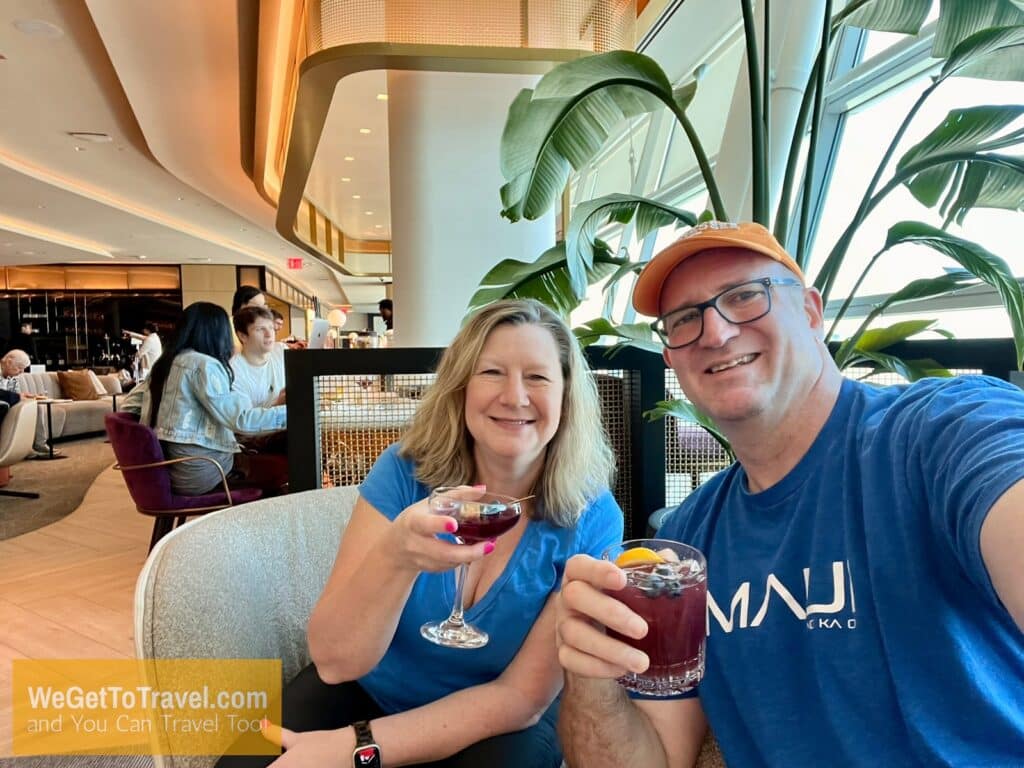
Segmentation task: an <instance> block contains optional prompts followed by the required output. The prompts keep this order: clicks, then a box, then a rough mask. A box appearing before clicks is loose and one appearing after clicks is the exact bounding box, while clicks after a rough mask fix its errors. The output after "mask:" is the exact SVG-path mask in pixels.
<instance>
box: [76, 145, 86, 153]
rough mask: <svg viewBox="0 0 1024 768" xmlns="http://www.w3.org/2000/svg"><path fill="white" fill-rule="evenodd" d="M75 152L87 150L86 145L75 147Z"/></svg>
mask: <svg viewBox="0 0 1024 768" xmlns="http://www.w3.org/2000/svg"><path fill="white" fill-rule="evenodd" d="M75 152H85V147H78V146H76V147H75Z"/></svg>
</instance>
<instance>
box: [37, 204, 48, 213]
mask: <svg viewBox="0 0 1024 768" xmlns="http://www.w3.org/2000/svg"><path fill="white" fill-rule="evenodd" d="M36 208H38V209H39V210H41V211H42V210H45V209H46V206H45V205H43V204H42V203H40V204H39V205H37V206H36Z"/></svg>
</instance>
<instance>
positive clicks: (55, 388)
mask: <svg viewBox="0 0 1024 768" xmlns="http://www.w3.org/2000/svg"><path fill="white" fill-rule="evenodd" d="M18 380H19V389H20V391H21V392H23V393H25V394H31V395H44V396H46V397H48V398H51V399H54V400H61V399H63V398H64V393H63V392H61V389H60V379H59V378H58V377H57V374H56V373H55V372H49V371H48V372H46V373H23V374H21V375H20V376H18ZM96 380H98V381H99V384H100V387H102V389H103V391H104V394H103V395H101V396H100V398H99V399H98V400H71V401H68V402H61V403H54V404H53V405H51V406H50V409H51V411H52V422H53V437H54V439H55V440H59V439H60V438H64V437H74V436H75V435H86V434H90V433H93V432H102V431H103V417H104V416H105V415H106V414H108V413H110V412H111V411H112V410H113V405H114V404H113V400H114V398H113V397H112V396H113V395H119V394H121V391H122V390H121V382H120V381H118V378H117V375H116V374H108V375H104V376H97V377H96ZM97 394H99V390H98V389H97ZM39 419H40V421H41V422H42V423H44V424H45V423H46V409H45V408H44V406H42V405H40V407H39Z"/></svg>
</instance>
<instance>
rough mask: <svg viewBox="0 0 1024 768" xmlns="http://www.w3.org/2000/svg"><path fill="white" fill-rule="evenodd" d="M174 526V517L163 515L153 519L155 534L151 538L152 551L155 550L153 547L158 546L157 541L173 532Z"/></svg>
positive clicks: (150, 547)
mask: <svg viewBox="0 0 1024 768" xmlns="http://www.w3.org/2000/svg"><path fill="white" fill-rule="evenodd" d="M172 528H174V518H173V517H163V516H161V517H157V518H156V519H155V520H153V535H152V536H151V537H150V539H149V551H150V552H152V551H153V547H155V546H156V543H157V542H158V541H160V539H162V538H163V537H164V536H166V535H167V534H168V533H170V532H171V529H172Z"/></svg>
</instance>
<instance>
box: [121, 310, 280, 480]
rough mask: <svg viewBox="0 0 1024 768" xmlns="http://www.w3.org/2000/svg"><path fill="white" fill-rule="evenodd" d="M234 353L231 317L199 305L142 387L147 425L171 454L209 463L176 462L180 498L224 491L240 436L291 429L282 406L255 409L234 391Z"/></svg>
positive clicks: (183, 321)
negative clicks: (288, 427)
mask: <svg viewBox="0 0 1024 768" xmlns="http://www.w3.org/2000/svg"><path fill="white" fill-rule="evenodd" d="M231 353H232V345H231V325H230V323H229V322H228V316H227V313H226V312H225V311H224V310H223V309H221V308H220V307H218V306H217V305H216V304H211V303H209V302H206V301H197V302H196V303H195V304H191V305H189V306H188V307H187V308H186V309H185V312H184V314H183V315H182V318H181V323H180V324H179V326H178V332H177V335H176V336H175V337H174V338H173V339H172V340H171V341H170V342H169V343H168V345H167V347H166V349H165V350H164V353H163V354H162V355H161V356H160V358H159V359H158V360H157V361H156V364H155V365H154V366H153V371H152V373H151V374H150V376H149V378H148V379H147V380H146V381H145V382H144V384H142V385H140V388H142V395H141V406H140V410H141V420H142V422H143V423H144V424H148V425H149V426H151V427H153V429H154V430H155V431H156V434H157V437H158V438H160V443H161V445H162V446H163V449H164V456H165V457H166V458H168V459H176V458H182V457H193V458H194V457H201V459H202V460H200V461H183V462H179V463H177V464H172V465H170V467H169V469H170V474H171V488H172V490H173V491H174V492H175V493H179V494H183V495H187V496H198V495H202V494H204V493H208V492H210V491H211V490H213V489H215V488H219V487H220V485H221V470H223V471H224V474H227V473H229V472H230V471H231V469H232V467H233V466H234V455H235V453H237V452H238V450H239V449H238V443H237V441H236V440H235V432H240V433H258V432H269V431H272V430H277V429H283V428H284V426H285V408H284V406H283V405H278V406H274V407H270V408H254V407H253V406H252V403H251V402H250V400H249V398H248V397H247V396H245V395H243V394H241V393H239V392H232V391H231V383H232V379H233V374H232V371H231V366H230V364H229V362H228V361H229V360H230V358H231ZM129 410H130V409H129ZM217 465H219V468H218V466H217Z"/></svg>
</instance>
